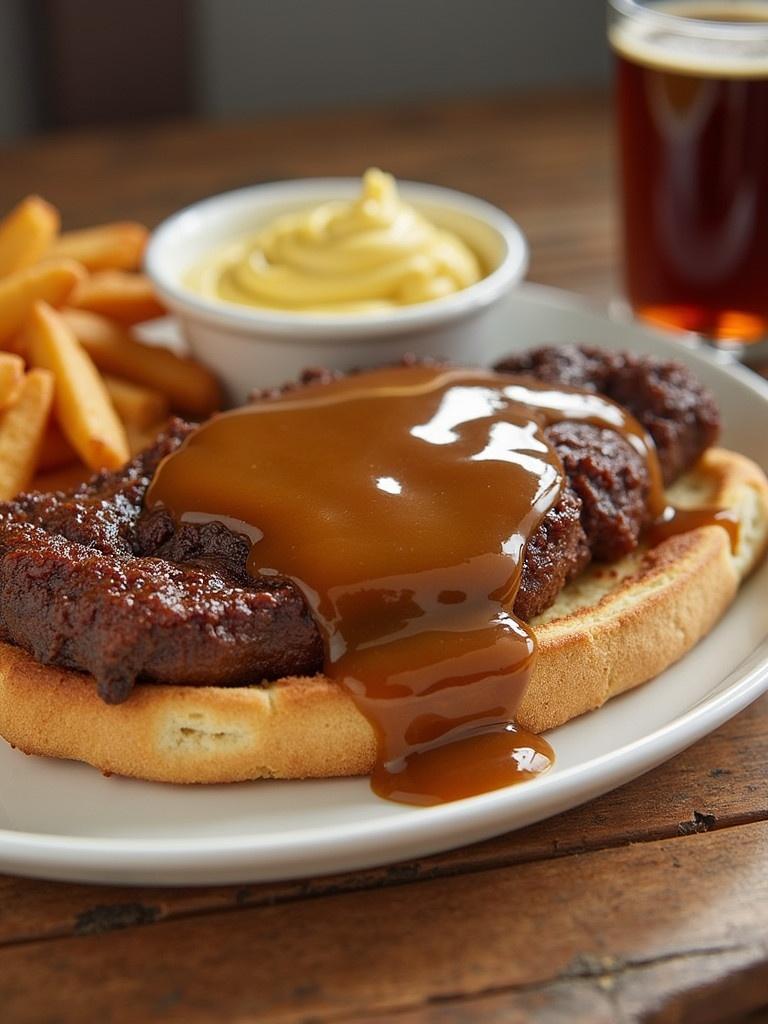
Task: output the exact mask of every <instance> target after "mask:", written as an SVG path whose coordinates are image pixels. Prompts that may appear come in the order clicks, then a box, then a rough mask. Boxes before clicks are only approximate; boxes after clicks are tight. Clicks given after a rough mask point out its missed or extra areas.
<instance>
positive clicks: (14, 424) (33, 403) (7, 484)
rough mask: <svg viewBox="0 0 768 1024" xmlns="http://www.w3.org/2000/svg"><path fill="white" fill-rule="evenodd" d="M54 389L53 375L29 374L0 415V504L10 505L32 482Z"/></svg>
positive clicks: (38, 371)
mask: <svg viewBox="0 0 768 1024" xmlns="http://www.w3.org/2000/svg"><path fill="white" fill-rule="evenodd" d="M53 388H54V382H53V374H52V373H49V372H48V370H30V372H29V373H28V374H27V375H26V376H25V378H24V380H23V381H22V384H21V388H20V390H19V396H18V398H17V399H16V401H15V402H14V404H13V405H12V406H10V408H8V409H6V411H5V412H4V413H2V415H0V501H10V500H11V498H13V497H14V496H15V495H16V494H18V493H19V491H23V490H25V488H27V487H28V486H29V484H30V482H31V480H32V477H33V475H34V472H35V467H36V466H37V459H38V454H39V452H40V444H41V442H42V439H43V434H44V433H45V428H46V425H47V423H48V417H49V416H50V412H51V404H52V402H53Z"/></svg>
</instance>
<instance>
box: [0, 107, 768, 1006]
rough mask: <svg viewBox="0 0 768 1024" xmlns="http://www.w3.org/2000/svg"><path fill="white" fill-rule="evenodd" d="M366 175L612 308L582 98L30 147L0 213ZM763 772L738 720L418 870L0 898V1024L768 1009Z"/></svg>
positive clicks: (753, 737)
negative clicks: (457, 215) (385, 171)
mask: <svg viewBox="0 0 768 1024" xmlns="http://www.w3.org/2000/svg"><path fill="white" fill-rule="evenodd" d="M366 164H379V165H381V166H384V167H386V168H389V169H391V170H392V171H394V172H395V173H396V174H397V175H399V176H401V177H407V178H421V179H425V180H428V181H435V182H440V183H443V184H446V185H450V186H454V187H457V188H460V189H466V190H467V191H469V192H475V193H478V194H480V195H483V196H485V197H486V198H488V199H490V200H491V201H493V202H495V203H498V204H499V205H500V206H503V207H505V208H506V209H508V210H509V211H510V212H511V213H512V214H513V215H514V216H516V217H517V218H518V219H519V220H520V222H521V224H522V226H523V228H524V229H525V230H526V232H527V233H528V236H529V238H530V240H531V243H532V248H533V264H532V269H531V277H532V278H533V279H534V280H537V281H542V282H546V283H550V284H554V285H559V286H563V287H566V288H571V289H574V290H576V291H581V292H584V293H586V294H589V295H591V296H593V297H595V298H597V299H605V298H606V297H608V296H609V295H610V294H611V293H612V291H613V289H614V280H613V267H614V263H615V241H614V238H615V227H614V217H613V211H612V205H611V192H612V186H613V171H612V164H611V130H610V119H609V111H608V108H607V104H606V102H605V100H604V98H602V97H600V96H595V95H569V96H561V95H550V96H536V97H531V98H529V99H517V100H515V101H513V102H506V101H499V102H486V103H482V104H477V103H473V104H469V103H466V104H463V103H462V104H457V105H452V106H440V107H420V108H415V109H414V108H409V109H403V110H397V111H382V112H378V113H352V114H348V115H344V116H336V117H330V116H329V117H312V119H311V120H310V119H295V120H287V119H285V120H280V121H273V122H270V123H266V122H264V123H252V124H235V125H226V126H213V125H171V126H165V127H159V128H151V129H146V128H141V129H136V130H135V131H134V132H131V133H122V134H120V135H109V134H107V135H104V134H100V135H83V136H79V137H75V138H72V137H67V138H60V139H56V138H49V139H45V140H42V141H39V142H34V143H30V144H25V145H23V146H21V147H19V148H17V149H15V150H13V151H9V152H7V153H5V154H3V159H2V161H0V199H1V200H2V206H3V207H7V206H8V205H9V204H10V203H11V202H12V201H13V200H15V199H16V198H17V197H18V196H20V195H22V194H24V193H26V192H30V191H38V192H40V193H42V194H43V195H45V196H47V197H48V198H49V199H50V200H52V201H53V202H55V203H56V204H57V205H59V206H60V207H61V209H62V211H63V214H64V217H65V221H66V223H67V224H68V225H70V226H76V225H80V224H86V223H93V222H97V221H100V220H107V219H109V218H114V217H139V218H144V219H146V220H147V221H149V222H155V221H157V220H158V219H159V218H160V217H162V216H163V215H165V214H167V213H169V212H170V211H171V210H173V209H175V208H177V207H179V206H181V205H184V204H185V203H188V202H191V201H192V200H194V199H197V198H198V197H200V196H202V195H204V194H206V193H211V192H216V191H220V190H222V189H227V188H233V187H236V186H238V185H244V184H248V183H250V182H253V181H257V180H266V179H271V178H282V177H295V176H305V175H313V174H318V175H323V174H358V173H359V172H360V171H361V170H362V169H363V167H364V166H365V165H366ZM766 766H768V699H767V698H764V699H763V700H761V701H758V702H757V703H756V704H755V705H753V706H752V707H751V708H749V709H748V710H747V711H745V712H744V713H743V714H741V715H739V716H738V718H736V719H734V720H733V721H732V722H730V723H729V724H728V725H726V726H724V727H723V728H722V729H720V730H719V731H718V732H717V733H715V734H714V735H712V736H710V737H709V738H707V739H706V740H704V741H702V742H701V743H699V744H697V745H696V746H694V747H693V748H691V749H690V750H688V751H687V752H685V753H684V754H681V755H680V756H679V757H677V758H676V759H675V760H673V761H671V762H670V763H669V764H667V765H665V766H663V767H662V768H659V769H657V770H656V771H654V772H652V773H650V774H649V775H646V776H645V777H643V778H641V779H639V780H637V781H636V782H634V783H632V784H630V785H628V786H625V787H623V788H622V789H620V790H618V791H616V792H614V793H611V794H609V795H608V796H605V797H603V798H601V799H599V800H596V801H594V802H593V803H591V804H589V805H587V806H585V807H581V808H579V809H577V810H575V811H572V812H570V813H568V814H564V815H561V816H560V817H558V818H554V819H552V820H550V821H547V822H544V823H542V824H540V825H537V826H535V827H532V828H528V829H526V830H524V831H522V832H515V833H512V834H510V835H508V836H503V837H501V838H499V839H495V840H492V841H490V842H486V843H482V844H480V845H477V846H471V847H468V848H465V849H460V850H457V851H454V852H451V853H445V854H441V855H439V856H435V857H429V858H426V859H424V860H418V861H414V862H410V863H407V864H397V865H394V866H391V867H386V868H381V869H377V870H372V871H363V872H358V873H355V874H349V875H342V876H339V877H334V878H318V879H309V880H307V881H301V882H286V883H281V884H274V885H247V886H239V887H226V888H218V887H215V888H208V889H176V890H174V889H140V890H139V889H119V888H98V887H96V886H82V885H78V886H74V885H62V884H54V883H46V882H37V881H28V880H24V879H18V878H2V879H0V1019H1V1020H2V1021H3V1022H9V1024H11V1022H13V1024H16V1022H26V1021H30V1022H32V1021H34V1022H39V1021H78V1022H82V1021H92V1020H94V1021H95V1020H98V1021H101V1022H102V1024H109V1022H118V1021H120V1022H122V1021H130V1022H132V1021H155V1020H157V1021H179V1022H185V1024H187V1022H190V1024H193V1022H202V1021H206V1022H207V1021H216V1022H222V1024H229V1022H232V1024H234V1022H237V1024H246V1022H254V1021H263V1020H269V1021H272V1020H278V1021H313V1022H321V1021H323V1022H325V1021H339V1020H350V1019H355V1020H360V1019H364V1020H366V1021H384V1020H395V1019H396V1020H397V1021H399V1022H402V1024H405V1022H409V1024H410V1022H416V1021H418V1022H422V1024H426V1022H437V1021H451V1022H456V1024H458V1022H469V1021H472V1022H474V1021H489V1022H490V1021H493V1022H497V1021H498V1022H502V1021H504V1022H515V1021H528V1020H541V1021H547V1022H566V1021H567V1022H569V1024H570V1022H581V1021H583V1022H589V1024H599V1022H602V1021H606V1022H608V1021H622V1022H630V1021H655V1022H662V1021H663V1022H667V1021H670V1022H671V1021H686V1022H688V1021H690V1022H696V1024H698V1022H707V1021H723V1020H736V1019H742V1017H743V1015H744V1014H746V1013H748V1012H751V1011H756V1010H757V1009H758V1008H759V1007H761V1006H764V1005H768V872H766V864H767V863H768V783H767V782H766ZM758 1019H761V1020H763V1021H765V1020H766V1019H768V1018H765V1017H762V1016H759V1015H755V1016H753V1017H750V1020H752V1021H754V1022H756V1021H757V1020H758Z"/></svg>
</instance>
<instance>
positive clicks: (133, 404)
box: [0, 196, 221, 501]
mask: <svg viewBox="0 0 768 1024" xmlns="http://www.w3.org/2000/svg"><path fill="white" fill-rule="evenodd" d="M146 240H147V229H146V228H145V227H144V226H143V225H141V224H135V223H132V222H127V221H126V222H119V223H113V224H104V225H101V226H99V227H93V228H86V229H84V230H81V231H65V232H61V231H60V217H59V213H58V211H57V210H56V208H55V207H53V206H51V204H50V203H47V202H46V201H45V200H44V199H41V198H40V197H39V196H28V197H27V198H26V199H23V200H22V201H21V202H20V203H19V204H18V205H17V206H16V207H15V208H14V209H13V210H11V212H10V213H9V214H8V215H7V216H6V217H5V218H4V219H3V220H2V221H0V500H2V501H7V500H9V499H10V498H12V497H14V495H16V494H17V493H18V492H19V491H23V490H26V489H28V488H29V487H30V485H32V484H33V482H34V486H35V487H36V488H39V489H46V490H55V489H58V488H59V487H66V486H69V485H71V484H72V483H75V482H77V481H79V480H82V479H84V478H85V477H86V476H88V475H89V474H90V472H92V471H94V470H99V469H117V468H119V467H120V466H122V465H123V464H124V463H125V462H126V461H127V460H128V459H129V458H130V456H131V455H132V454H134V453H135V452H136V451H138V450H140V449H141V448H143V447H145V446H146V445H147V444H149V443H151V442H152V440H153V439H154V437H155V436H156V435H157V433H158V432H159V430H160V429H161V428H162V426H163V424H164V422H165V421H166V420H167V418H168V415H169V414H170V412H172V411H173V412H178V413H180V414H182V415H186V416H189V417H191V418H193V419H202V418H204V417H206V416H208V415H209V414H210V413H211V412H214V411H215V410H216V409H217V408H219V404H220V398H221V394H220V390H219V386H218V383H217V381H216V379H215V377H214V376H213V375H212V374H211V373H210V372H209V371H208V370H207V369H205V367H203V366H201V365H200V364H199V363H196V362H194V361H193V360H191V359H185V358H183V357H181V356H178V355H176V354H175V353H174V352H171V351H170V350H169V349H165V348H159V347H156V346H153V345H147V344H144V343H142V342H141V341H140V340H139V339H138V338H137V337H135V335H134V333H133V330H132V329H133V328H134V327H135V325H136V324H140V323H142V322H144V321H147V320H152V319H154V318H156V317H158V316H162V315H163V314H164V312H165V311H164V309H163V307H162V305H161V304H160V303H159V302H158V300H157V297H156V296H155V294H154V292H153V290H152V287H151V284H150V282H149V281H148V280H147V278H146V277H145V276H144V275H143V274H141V273H139V268H140V266H141V260H142V255H143V252H144V247H145V245H146Z"/></svg>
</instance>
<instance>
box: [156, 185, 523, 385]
mask: <svg viewBox="0 0 768 1024" xmlns="http://www.w3.org/2000/svg"><path fill="white" fill-rule="evenodd" d="M398 185H399V188H400V193H401V195H402V197H403V199H404V200H405V201H406V202H408V203H411V204H412V205H413V206H415V207H416V209H418V210H419V211H420V212H421V213H423V214H424V215H425V216H426V217H428V218H429V219H430V220H431V221H432V222H433V223H435V224H437V225H439V226H440V227H443V228H447V229H448V230H450V231H454V232H455V233H456V234H457V235H459V236H460V237H461V238H463V239H464V240H465V241H466V242H467V243H468V244H469V245H470V246H471V248H472V249H474V251H475V252H476V253H477V254H478V256H479V257H480V259H481V260H482V262H483V264H484V265H485V267H486V268H488V271H489V272H488V273H487V275H486V277H484V278H483V279H482V280H481V281H478V282H477V283H476V284H473V285H470V287H468V288H464V289H462V290H461V291H459V292H456V293H455V294H453V295H449V296H447V297H445V298H441V299H436V300H434V301H432V302H425V303H421V304H419V305H414V306H403V307H400V308H398V309H393V310H385V311H383V312H375V313H354V314H346V313H345V314H313V313H285V312H281V311H275V310H267V309H258V308H254V307H251V306H241V305H238V304H236V303H232V302H224V301H222V300H216V299H208V298H201V297H200V296H198V295H195V294H194V292H192V291H191V290H190V289H188V288H187V287H186V286H185V284H184V279H185V276H186V274H187V272H188V271H189V270H190V268H191V267H193V266H194V265H195V264H197V263H198V262H200V261H201V260H203V259H204V258H205V257H206V256H207V255H208V254H209V253H211V252H213V251H214V250H215V249H217V248H218V247H219V246H220V245H222V244H223V243H226V242H230V241H234V240H236V239H237V238H239V237H242V236H247V235H248V234H251V233H253V232H256V231H258V229H259V228H260V227H261V226H263V225H264V224H266V223H267V222H268V221H271V220H273V219H274V218H275V217H277V216H279V215H280V214H282V213H287V212H290V211H293V210H298V209H302V208H306V207H309V206H314V205H316V204H318V203H322V202H326V201H328V200H329V199H352V198H354V197H355V196H357V195H358V194H359V191H360V181H359V179H357V178H307V179H301V180H298V181H285V182H277V183H274V184H268V185H254V186H252V187H250V188H243V189H238V190H237V191H234V192H225V193H223V194H222V195H218V196H213V197H212V198H210V199H204V200H202V201H201V202H199V203H195V204H194V205H193V206H189V207H187V208H186V209H185V210H181V211H180V212H179V213H176V214H174V215H173V216H172V217H169V218H168V220H166V221H164V222H163V223H162V224H161V225H160V226H159V227H158V228H157V229H156V230H155V231H154V232H153V234H152V237H151V239H150V242H149V246H148V248H147V254H146V261H145V262H146V270H147V273H148V274H149V276H150V278H151V279H152V282H153V284H154V286H155V288H156V289H157V291H158V293H159V295H160V296H161V298H162V299H163V301H164V302H165V303H166V305H167V306H168V308H169V309H170V310H171V312H173V313H174V314H175V315H176V316H177V317H178V319H179V321H180V323H181V326H182V329H183V331H184V334H185V336H186V339H187V341H188V343H189V346H190V350H191V352H192V354H193V355H194V356H195V357H196V358H197V359H199V360H200V361H201V362H203V363H206V364H207V365H208V366H210V367H211V368H212V369H213V370H214V371H215V372H216V373H217V374H218V375H219V377H220V378H221V380H222V381H223V383H224V385H225V387H226V388H227V389H228V391H229V396H230V398H231V399H232V401H233V402H243V401H245V400H246V399H247V397H248V394H249V392H250V391H251V390H252V389H253V388H258V387H271V386H274V385H279V384H282V383H284V382H285V381H288V380H292V379H294V378H295V377H296V376H297V375H298V374H299V373H300V372H301V370H302V369H303V368H304V367H307V366H326V367H330V368H333V369H340V370H348V369H351V368H353V367H364V366H372V365H376V364H380V363H384V362H392V361H394V360H397V359H398V358H399V357H400V356H402V355H405V354H406V353H408V352H412V353H414V354H416V355H422V356H426V355H433V356H444V357H445V358H447V359H451V360H456V361H462V360H464V361H468V362H478V361H480V360H481V359H482V351H483V325H484V321H485V314H486V313H487V312H488V311H489V310H490V308H491V307H492V306H493V305H494V304H495V303H496V302H498V301H499V299H501V298H502V297H503V296H504V295H505V294H506V293H507V292H508V290H509V289H510V288H511V287H512V286H513V285H515V284H517V283H518V282H519V281H520V280H521V279H522V277H523V276H524V274H525V271H526V269H527V267H528V246H527V243H526V240H525V236H524V235H523V233H522V231H521V230H520V228H519V227H518V226H517V224H516V223H515V222H514V221H513V220H512V219H511V218H510V217H508V216H507V214H506V213H503V212H502V211H501V210H499V209H498V208H497V207H495V206H491V204H490V203H486V202H484V201H483V200H481V199H476V198H475V197H474V196H468V195H465V194H464V193H463V192H454V191H452V190H451V189H447V188H439V187H438V186H436V185H424V184H418V183H415V182H409V181H403V182H399V183H398Z"/></svg>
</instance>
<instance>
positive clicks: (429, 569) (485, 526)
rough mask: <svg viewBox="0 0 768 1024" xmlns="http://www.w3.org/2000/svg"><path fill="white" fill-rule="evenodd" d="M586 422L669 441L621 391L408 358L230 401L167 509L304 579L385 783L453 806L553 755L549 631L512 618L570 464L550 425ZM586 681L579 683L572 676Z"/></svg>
mask: <svg viewBox="0 0 768 1024" xmlns="http://www.w3.org/2000/svg"><path fill="white" fill-rule="evenodd" d="M564 419H569V420H582V421H587V422H592V423H597V424H599V425H601V426H605V427H609V428H611V429H614V430H617V431H619V432H621V433H622V434H623V435H624V436H625V437H626V438H627V439H628V440H629V441H630V442H631V443H632V444H633V445H635V447H636V448H638V450H640V451H641V452H642V453H643V455H644V457H645V458H646V460H647V462H648V465H649V470H650V472H651V478H652V480H653V481H654V496H653V502H654V503H655V507H657V509H658V508H659V506H660V503H661V502H663V493H662V491H661V484H660V479H661V478H660V474H659V470H658V463H657V459H656V454H655V450H654V449H653V446H652V442H650V441H649V439H648V437H647V435H646V434H645V432H644V430H643V429H642V427H640V425H639V424H638V423H637V422H636V421H635V420H634V419H633V418H632V417H631V415H630V414H629V413H628V412H626V411H625V410H623V409H622V408H621V407H619V406H618V405H615V404H614V403H613V402H611V401H609V400H608V399H606V398H603V397H601V396H598V395H595V394H588V393H585V392H581V391H578V390H575V389H568V388H560V387H558V388H553V387H551V386H548V385H537V384H536V383H534V382H531V381H529V380H526V379H524V378H517V377H512V376H508V375H502V374H495V373H491V372H488V371H482V370H477V371H473V370H466V369H461V370H456V369H445V368H435V367H427V366H419V367H395V368H387V369H382V370H375V371H371V372H366V373H361V374H358V375H353V376H349V377H345V378H343V379H341V380H338V381H335V382H333V383H331V384H329V385H324V386H322V387H318V386H314V387H313V386H307V387H304V388H301V389H298V390H296V391H292V392H288V393H286V394H285V395H283V396H281V397H279V398H277V399H274V400H270V401H260V402H257V403H254V404H253V405H250V406H247V407H245V408H242V409H237V410H234V411H233V412H229V413H224V414H222V415H219V416H216V417H214V418H213V419H211V420H210V421H208V422H207V423H205V424H204V425H203V426H202V427H201V428H200V429H199V430H197V431H195V432H194V433H193V434H191V435H190V436H189V438H188V439H187V440H186V442H185V443H184V444H183V445H182V446H181V448H180V449H179V450H178V451H177V452H175V453H174V454H172V455H171V456H169V457H168V458H167V459H166V460H165V461H164V462H163V463H162V464H161V466H160V468H159V470H158V472H157V473H156V475H155V478H154V480H153V483H152V485H151V487H150V490H149V493H148V496H147V507H148V508H150V509H151V508H152V507H156V506H158V505H163V506H165V507H166V508H168V510H169V511H170V512H171V514H172V515H173V516H174V517H175V518H176V520H177V521H184V520H185V519H192V520H194V521H195V522H200V521H205V520H206V519H219V520H224V521H225V522H227V525H229V526H230V527H233V526H234V527H235V528H237V524H241V527H240V528H241V530H242V533H243V534H244V535H245V536H247V537H248V538H249V539H250V541H251V549H250V555H249V561H248V569H249V571H250V572H251V573H253V574H254V575H256V574H279V575H282V576H288V577H290V578H291V579H292V580H294V581H295V583H296V584H297V585H298V586H299V587H300V589H301V590H302V592H303V593H304V595H305V597H306V599H307V601H308V603H309V605H310V607H311V610H312V612H313V614H314V616H315V619H316V621H317V623H318V625H319V627H320V629H321V632H322V634H323V638H324V643H325V667H324V670H325V674H326V675H327V676H328V677H329V678H330V679H332V680H334V681H336V682H337V683H339V684H340V685H342V686H343V687H345V689H346V690H347V691H348V692H349V693H350V695H351V696H352V698H353V699H354V700H355V702H356V704H357V705H358V707H359V708H360V710H361V711H362V713H363V714H364V715H365V716H366V717H367V718H368V720H369V721H370V722H371V723H372V725H373V727H374V729H375V732H376V736H377V741H378V758H377V764H376V768H375V771H374V774H373V779H372V785H373V788H374V790H375V791H376V792H377V793H379V794H380V795H382V796H385V797H389V798H390V799H394V800H399V801H403V802H406V803H413V804H433V803H440V802H443V801H447V800H453V799H458V798H460V797H464V796H470V795H473V794H476V793H481V792H485V791H487V790H492V789H497V788H500V787H502V786H507V785H509V784H510V783H513V782H517V781H521V780H523V779H526V778H529V777H531V776H533V775H536V774H538V773H540V772H541V771H543V770H545V769H546V768H547V767H548V766H549V765H550V764H551V762H552V758H553V755H552V751H551V749H550V748H549V746H548V745H547V743H546V742H545V741H544V740H542V739H540V738H539V737H537V736H531V735H528V734H525V733H522V732H521V731H520V730H518V729H517V727H516V726H515V725H514V716H515V712H516V710H517V707H518V706H519V703H520V700H521V698H522V695H523V692H524V690H525V687H526V685H527V683H528V680H529V678H530V675H531V670H532V667H533V663H534V659H535V653H536V651H535V647H536V645H535V638H534V636H533V633H532V631H531V629H530V628H529V627H528V626H527V625H526V624H525V623H523V622H520V621H519V620H518V619H516V618H515V616H514V615H513V614H512V607H513V605H514V601H515V596H516V594H517V590H518V586H519V583H520V575H521V571H522V562H523V556H524V552H525V546H526V543H527V540H528V538H529V537H530V536H531V534H532V533H533V532H534V531H535V530H536V528H537V526H538V525H539V523H540V521H541V519H542V518H543V516H544V515H545V514H546V512H547V511H548V510H549V509H550V508H551V507H552V505H554V503H555V502H556V501H557V499H558V496H559V494H560V491H561V487H562V484H563V470H562V466H561V464H560V460H559V459H558V457H557V454H556V452H555V451H554V449H553V448H552V447H551V445H550V444H549V442H548V441H547V439H546V437H545V436H544V433H543V428H544V427H545V426H546V425H548V424H551V423H553V422H556V421H559V420H564ZM564 685H567V680H564Z"/></svg>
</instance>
